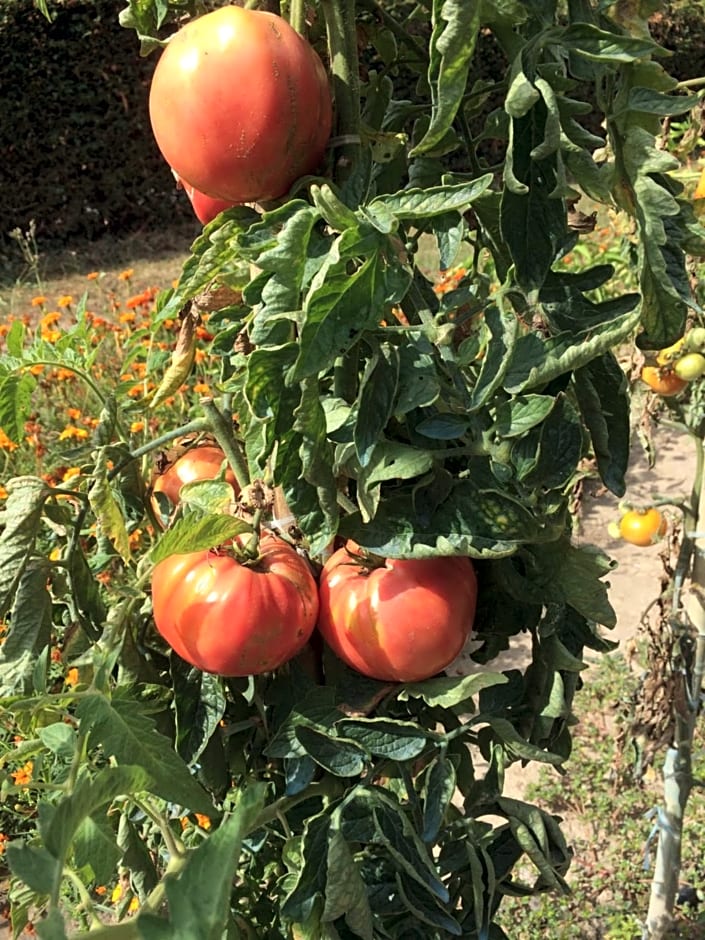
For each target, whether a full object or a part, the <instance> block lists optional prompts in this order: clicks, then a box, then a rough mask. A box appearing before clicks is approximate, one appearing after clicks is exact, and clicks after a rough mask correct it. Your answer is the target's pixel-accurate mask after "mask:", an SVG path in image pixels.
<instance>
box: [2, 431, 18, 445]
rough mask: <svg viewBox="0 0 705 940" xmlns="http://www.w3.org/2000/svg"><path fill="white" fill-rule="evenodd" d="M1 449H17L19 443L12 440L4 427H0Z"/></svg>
mask: <svg viewBox="0 0 705 940" xmlns="http://www.w3.org/2000/svg"><path fill="white" fill-rule="evenodd" d="M0 450H17V444H15V442H14V441H11V440H10V438H9V437H8V436H7V434H5V432H4V431H3V429H2V428H0Z"/></svg>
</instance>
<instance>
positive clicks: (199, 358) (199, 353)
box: [194, 349, 208, 365]
mask: <svg viewBox="0 0 705 940" xmlns="http://www.w3.org/2000/svg"><path fill="white" fill-rule="evenodd" d="M207 357H208V353H207V352H206V351H205V349H197V350H196V355H195V357H194V362H195V363H196V365H200V364H201V363H202V362H203V360H204V359H206V358H207Z"/></svg>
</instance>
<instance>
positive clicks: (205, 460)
mask: <svg viewBox="0 0 705 940" xmlns="http://www.w3.org/2000/svg"><path fill="white" fill-rule="evenodd" d="M224 460H225V454H224V453H223V451H222V450H221V449H220V447H215V446H214V445H213V444H202V445H201V446H200V447H192V448H190V450H187V451H186V453H184V454H182V455H181V456H180V457H178V458H177V459H176V460H175V461H174V462H173V463H172V464H171V465H170V466H169V467H167V469H166V470H165V471H164V473H162V474H161V475H160V476H158V477H157V479H156V480H155V481H154V485H153V486H152V506H153V508H154V511H155V514H156V515H157V517H159V516H160V515H161V512H160V506H159V500H158V499H157V498H156V494H158V493H163V495H164V496H166V497H167V499H168V500H169V502H171V503H173V505H174V506H176V505H177V504H178V502H179V493H180V491H181V487H182V486H183V485H184V483H194V482H196V481H197V480H213V479H215V477H216V476H217V475H218V473H219V472H220V468H221V467H222V466H223V461H224ZM225 482H226V483H229V484H230V485H231V486H232V488H233V492H234V494H235V496H237V495H238V494H239V492H240V487H239V486H238V482H237V480H236V479H235V474H234V473H233V472H232V470H231V469H230V467H228V468H227V469H226V471H225Z"/></svg>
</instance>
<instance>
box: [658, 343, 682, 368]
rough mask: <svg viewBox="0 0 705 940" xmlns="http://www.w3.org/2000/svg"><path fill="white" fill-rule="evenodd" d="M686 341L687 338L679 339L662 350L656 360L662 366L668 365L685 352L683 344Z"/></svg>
mask: <svg viewBox="0 0 705 940" xmlns="http://www.w3.org/2000/svg"><path fill="white" fill-rule="evenodd" d="M684 343H685V338H683V337H682V338H681V339H679V340H677V341H676V342H675V343H674V344H673V345H672V346H667V347H666V348H665V349H662V350H660V352H659V353H658V355H657V356H656V362H658V364H659V365H660V366H666V365H669V364H670V363H672V362H673V361H674V360H675V359H677V358H678V357H679V356H680V355H681V353H682V352H683V345H684Z"/></svg>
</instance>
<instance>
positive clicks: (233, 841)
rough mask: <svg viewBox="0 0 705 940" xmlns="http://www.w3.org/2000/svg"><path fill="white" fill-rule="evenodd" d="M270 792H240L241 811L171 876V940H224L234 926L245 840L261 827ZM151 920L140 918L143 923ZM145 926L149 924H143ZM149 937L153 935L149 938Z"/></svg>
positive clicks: (251, 789)
mask: <svg viewBox="0 0 705 940" xmlns="http://www.w3.org/2000/svg"><path fill="white" fill-rule="evenodd" d="M265 798H266V787H265V785H264V784H262V783H255V784H253V785H251V786H248V787H247V788H246V789H244V790H242V791H241V794H240V796H239V799H238V802H237V806H236V807H235V809H234V811H233V812H232V813H231V814H230V815H229V816H227V817H226V818H225V819H224V820H223V822H222V823H221V824H220V826H218V828H217V829H216V830H215V832H213V833H212V834H211V835H210V836H209V838H208V839H205V840H204V841H203V842H201V843H200V845H199V846H198V848H196V849H194V850H193V851H192V852H190V853H189V855H188V858H187V859H186V864H185V865H184V868H183V869H182V871H181V872H179V874H178V875H177V876H176V877H167V879H166V882H165V884H166V895H167V900H168V902H169V922H170V925H171V928H172V930H171V933H170V937H172V938H173V940H221V937H222V936H223V931H224V930H225V928H226V927H227V926H228V923H229V921H230V903H231V894H232V887H233V881H234V879H235V876H236V873H237V868H238V863H239V861H240V853H241V849H242V841H243V839H244V838H245V836H247V835H248V834H249V833H250V832H251V831H252V830H253V829H255V828H256V825H257V819H258V817H259V815H260V814H261V812H262V810H263V808H264V805H265ZM151 919H152V917H151V916H150V917H147V918H145V916H144V915H140V916H139V927H140V932H142V931H143V921H145V920H147V921H151ZM144 926H146V925H144ZM145 936H147V937H148V936H149V933H145Z"/></svg>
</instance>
